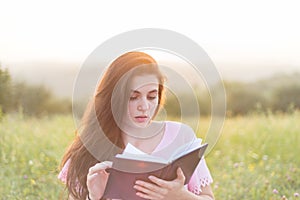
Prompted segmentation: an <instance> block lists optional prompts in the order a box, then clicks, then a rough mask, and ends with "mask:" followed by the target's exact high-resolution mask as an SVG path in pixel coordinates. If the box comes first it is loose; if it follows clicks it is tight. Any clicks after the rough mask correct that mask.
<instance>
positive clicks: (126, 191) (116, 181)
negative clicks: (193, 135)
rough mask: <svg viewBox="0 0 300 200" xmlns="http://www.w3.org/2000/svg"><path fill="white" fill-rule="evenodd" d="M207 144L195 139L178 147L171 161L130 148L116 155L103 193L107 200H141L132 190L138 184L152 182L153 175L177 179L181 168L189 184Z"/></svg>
mask: <svg viewBox="0 0 300 200" xmlns="http://www.w3.org/2000/svg"><path fill="white" fill-rule="evenodd" d="M207 145H208V144H203V145H201V140H200V139H195V140H193V141H191V142H189V143H186V144H184V145H183V146H181V147H179V148H178V149H177V150H175V151H174V153H172V154H171V156H170V158H169V159H163V158H161V157H156V156H152V155H149V154H145V153H144V152H142V151H140V150H139V149H137V148H135V147H134V146H133V145H131V144H128V145H127V146H126V148H125V150H124V152H123V154H117V155H116V156H115V158H114V160H113V165H112V168H110V169H109V170H107V171H108V172H109V173H110V174H109V178H108V181H107V185H106V188H105V192H104V196H103V197H104V198H111V199H122V200H129V199H130V200H142V198H140V197H138V196H137V195H136V190H135V189H134V188H133V186H134V184H135V181H136V180H143V181H148V182H151V181H150V180H149V179H148V177H149V176H150V175H154V176H156V177H158V178H161V179H164V180H167V181H170V180H173V179H175V178H176V177H177V173H176V171H177V168H178V167H180V168H181V169H182V171H183V173H184V175H185V184H187V183H188V182H189V180H190V178H191V176H192V174H193V173H194V171H195V168H196V167H197V165H198V163H199V161H200V160H201V158H202V156H203V154H204V151H205V150H206V148H207Z"/></svg>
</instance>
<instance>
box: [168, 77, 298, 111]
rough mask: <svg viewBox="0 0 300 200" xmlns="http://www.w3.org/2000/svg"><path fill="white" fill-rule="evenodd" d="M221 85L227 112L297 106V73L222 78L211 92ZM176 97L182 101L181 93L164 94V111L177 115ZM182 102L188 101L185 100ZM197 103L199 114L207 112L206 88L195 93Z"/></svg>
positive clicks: (209, 99)
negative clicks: (249, 79) (251, 78)
mask: <svg viewBox="0 0 300 200" xmlns="http://www.w3.org/2000/svg"><path fill="white" fill-rule="evenodd" d="M222 85H224V88H225V90H226V101H227V102H226V107H227V108H226V111H227V116H236V115H246V114H250V113H254V112H255V113H270V112H271V113H277V112H282V113H289V112H294V111H295V110H299V109H300V74H299V73H294V74H290V75H285V74H278V75H275V76H273V77H271V78H269V79H265V80H260V81H256V82H249V83H246V82H234V81H223V82H222V83H219V84H217V85H216V86H215V87H214V88H213V89H212V91H211V92H213V93H215V94H218V90H219V89H220V88H222V87H220V86H222ZM216 97H217V95H216ZM178 99H180V101H181V102H183V101H185V100H182V99H183V98H182V97H179V98H178V97H175V96H167V101H166V102H167V103H166V105H165V109H166V110H167V113H168V115H169V114H170V115H175V116H180V105H179V103H178ZM186 99H187V97H186ZM185 102H187V103H188V101H185ZM174 105H175V106H174ZM198 105H199V108H200V114H201V115H210V112H211V107H212V105H211V95H210V94H209V92H208V91H201V92H199V93H198ZM213 106H218V105H213ZM185 112H186V111H185ZM189 112H190V113H191V114H192V113H194V108H190V111H189Z"/></svg>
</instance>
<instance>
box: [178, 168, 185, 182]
mask: <svg viewBox="0 0 300 200" xmlns="http://www.w3.org/2000/svg"><path fill="white" fill-rule="evenodd" d="M177 179H178V180H179V181H180V183H182V184H184V182H185V176H184V173H183V171H182V169H181V168H180V167H178V168H177Z"/></svg>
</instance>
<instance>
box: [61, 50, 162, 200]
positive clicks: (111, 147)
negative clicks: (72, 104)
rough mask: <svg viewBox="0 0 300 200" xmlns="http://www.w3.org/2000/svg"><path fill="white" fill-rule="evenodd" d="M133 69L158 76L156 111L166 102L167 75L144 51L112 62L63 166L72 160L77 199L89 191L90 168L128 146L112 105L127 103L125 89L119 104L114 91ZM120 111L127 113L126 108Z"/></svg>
mask: <svg viewBox="0 0 300 200" xmlns="http://www.w3.org/2000/svg"><path fill="white" fill-rule="evenodd" d="M142 66H144V67H142ZM133 69H134V70H135V72H134V73H133V74H132V76H135V75H141V74H154V75H156V76H157V78H158V81H159V90H158V97H159V100H158V104H159V106H158V108H157V110H156V113H157V112H158V109H159V108H160V107H161V106H162V105H163V103H164V86H163V85H164V80H165V78H164V76H163V75H162V73H161V72H160V70H159V68H158V65H157V63H156V61H155V60H154V59H153V58H152V57H151V56H149V55H148V54H146V53H143V52H128V53H125V54H123V55H121V56H120V57H118V58H117V59H116V60H114V62H112V63H111V65H110V66H109V67H108V68H107V70H106V72H105V73H104V75H103V77H102V79H101V81H100V83H99V85H98V87H97V89H96V92H95V95H94V97H93V98H92V100H91V102H90V103H89V105H88V106H87V108H86V110H85V113H84V115H83V117H82V120H81V124H80V126H79V128H78V130H77V131H76V137H75V139H74V141H73V143H72V144H71V145H70V147H69V148H68V150H67V151H66V153H65V155H64V156H63V159H62V162H61V168H62V167H63V166H64V165H65V164H66V162H67V161H68V160H70V165H69V168H68V173H67V182H66V188H67V189H68V191H69V194H70V195H71V196H72V197H73V198H75V199H85V198H86V196H87V194H88V190H87V186H86V177H87V174H88V170H89V168H90V167H91V166H93V165H95V164H96V163H98V162H102V161H105V160H111V159H112V157H113V156H114V155H115V154H117V153H119V152H121V151H122V150H123V149H124V143H123V140H122V136H121V129H120V128H119V126H118V125H117V122H116V119H115V116H114V115H113V112H112V105H113V106H118V108H119V107H120V108H121V107H124V105H127V103H126V101H128V98H127V96H126V92H125V91H124V92H125V93H124V95H123V96H122V97H123V98H120V99H119V100H120V102H119V103H116V102H112V93H113V90H114V88H115V86H116V84H117V83H118V81H119V80H120V79H121V78H122V77H123V76H124V75H125V74H126V73H128V72H129V71H131V70H133ZM131 78H132V77H131ZM124 109H127V108H124ZM120 112H124V110H121V111H120ZM120 116H122V114H121V115H120Z"/></svg>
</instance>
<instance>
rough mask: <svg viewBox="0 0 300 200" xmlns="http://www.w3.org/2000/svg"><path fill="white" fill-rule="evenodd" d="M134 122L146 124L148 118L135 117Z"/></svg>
mask: <svg viewBox="0 0 300 200" xmlns="http://www.w3.org/2000/svg"><path fill="white" fill-rule="evenodd" d="M135 119H136V121H137V122H139V123H143V122H146V121H147V120H148V117H147V116H144V115H143V116H136V117H135Z"/></svg>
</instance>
